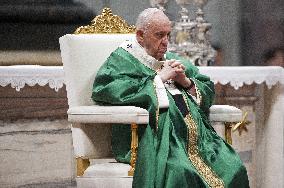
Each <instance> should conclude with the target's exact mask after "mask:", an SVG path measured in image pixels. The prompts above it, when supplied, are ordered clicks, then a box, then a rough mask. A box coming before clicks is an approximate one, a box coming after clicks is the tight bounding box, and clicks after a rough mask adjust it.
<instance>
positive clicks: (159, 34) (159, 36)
mask: <svg viewBox="0 0 284 188" xmlns="http://www.w3.org/2000/svg"><path fill="white" fill-rule="evenodd" d="M156 36H157V38H159V39H161V38H163V37H164V34H163V33H157V34H156Z"/></svg>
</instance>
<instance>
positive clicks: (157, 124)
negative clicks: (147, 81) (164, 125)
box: [153, 81, 160, 131]
mask: <svg viewBox="0 0 284 188" xmlns="http://www.w3.org/2000/svg"><path fill="white" fill-rule="evenodd" d="M153 86H154V90H155V95H156V99H157V109H156V131H157V130H158V126H159V114H160V108H159V100H158V95H157V91H156V83H155V82H154V81H153Z"/></svg>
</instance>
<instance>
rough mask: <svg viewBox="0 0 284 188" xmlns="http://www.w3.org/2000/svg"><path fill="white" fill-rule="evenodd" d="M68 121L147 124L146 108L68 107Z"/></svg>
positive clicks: (147, 114)
mask: <svg viewBox="0 0 284 188" xmlns="http://www.w3.org/2000/svg"><path fill="white" fill-rule="evenodd" d="M67 113H68V121H70V122H78V123H128V124H129V123H137V124H148V122H149V113H148V111H147V110H145V109H143V108H139V107H135V106H98V105H92V106H77V107H72V108H69V110H68V111H67Z"/></svg>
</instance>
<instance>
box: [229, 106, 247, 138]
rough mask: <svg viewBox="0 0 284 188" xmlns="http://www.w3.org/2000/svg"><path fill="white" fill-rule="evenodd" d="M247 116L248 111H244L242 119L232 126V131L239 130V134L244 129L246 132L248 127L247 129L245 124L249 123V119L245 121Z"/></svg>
mask: <svg viewBox="0 0 284 188" xmlns="http://www.w3.org/2000/svg"><path fill="white" fill-rule="evenodd" d="M247 116H248V113H247V112H246V113H245V114H244V116H243V118H242V121H241V122H239V123H237V124H236V125H235V126H234V127H233V132H234V131H236V130H238V131H239V135H240V136H241V134H242V132H243V131H245V132H248V129H247V125H249V124H250V123H251V122H250V121H247V120H246V119H247Z"/></svg>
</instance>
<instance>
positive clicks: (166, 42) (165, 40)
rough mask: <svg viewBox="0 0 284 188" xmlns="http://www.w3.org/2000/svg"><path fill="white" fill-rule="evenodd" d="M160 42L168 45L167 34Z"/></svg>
mask: <svg viewBox="0 0 284 188" xmlns="http://www.w3.org/2000/svg"><path fill="white" fill-rule="evenodd" d="M162 43H163V44H164V45H168V43H169V36H165V37H164V38H163V39H162Z"/></svg>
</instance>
